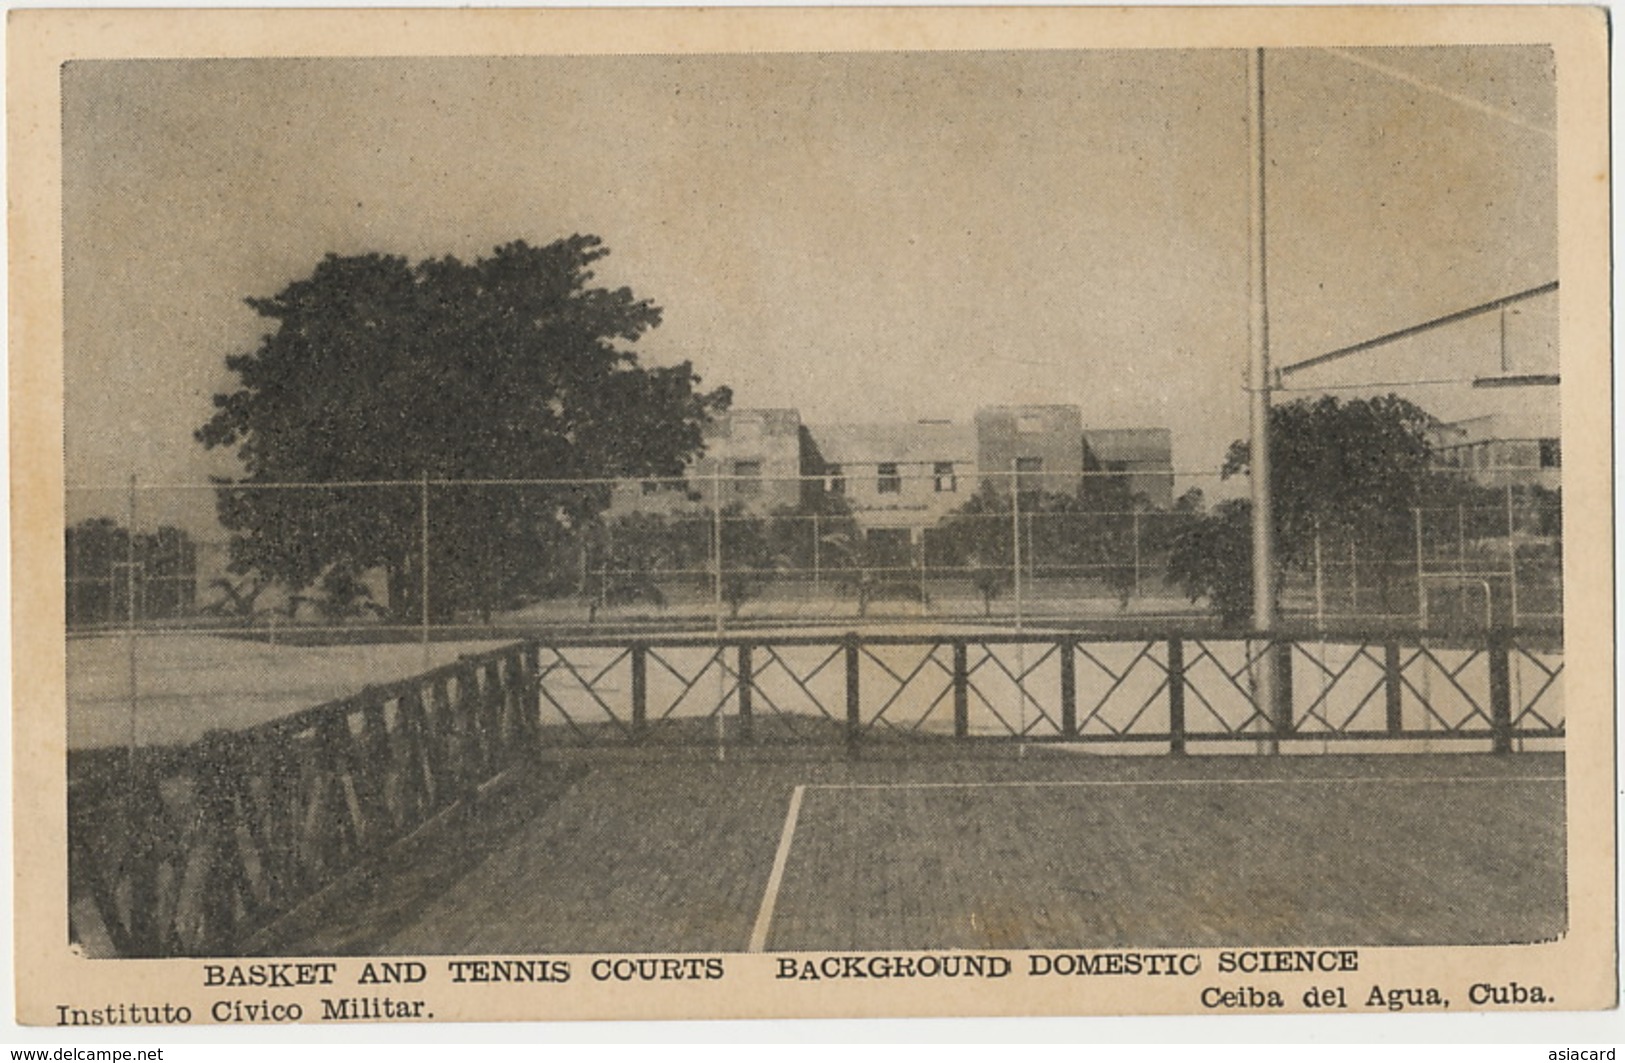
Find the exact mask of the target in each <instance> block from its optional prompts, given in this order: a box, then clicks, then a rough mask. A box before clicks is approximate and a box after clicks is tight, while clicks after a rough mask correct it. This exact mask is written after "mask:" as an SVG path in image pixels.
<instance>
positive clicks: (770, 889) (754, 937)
mask: <svg viewBox="0 0 1625 1063" xmlns="http://www.w3.org/2000/svg"><path fill="white" fill-rule="evenodd" d="M806 792H807V787H805V786H797V787H796V788H795V790H794V792H792V793H791V794H790V810H789V811H788V812H786V813H785V814H784V830H783V831H782V832H781V833H780V834H779V851H778V852H777V853H775V854H774V856H773V872H772V874H770V875H768V876H767V891H766V892H765V893H763V894H762V906H761V908H759V909H758V910H757V912H756V926H755V928H754V929H752V930H751V932H750V945H749V946H748V947H747V948H746V949H745V951H746V952H762V951H764V950H765V949H766V948H767V931H768V928H769V927H771V926H772V925H773V907H774V905H776V904H778V902H779V886H780V885H781V884H782V883H783V882H784V865H785V864H787V863H789V861H790V843H791V841H792V840H793V839H794V838H795V836H796V817H798V816H799V815H801V795H802V794H804V793H806Z"/></svg>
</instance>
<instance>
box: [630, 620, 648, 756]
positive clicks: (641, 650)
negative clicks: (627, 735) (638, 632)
mask: <svg viewBox="0 0 1625 1063" xmlns="http://www.w3.org/2000/svg"><path fill="white" fill-rule="evenodd" d="M648 729H649V647H648V646H647V645H645V644H644V643H641V642H634V643H632V740H633V741H634V742H637V741H642V739H643V737H644V735H645V733H646V732H647V731H648Z"/></svg>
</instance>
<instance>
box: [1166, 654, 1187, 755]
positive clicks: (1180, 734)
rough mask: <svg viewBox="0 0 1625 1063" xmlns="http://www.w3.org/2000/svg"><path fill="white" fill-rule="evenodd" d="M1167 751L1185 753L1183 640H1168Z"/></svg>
mask: <svg viewBox="0 0 1625 1063" xmlns="http://www.w3.org/2000/svg"><path fill="white" fill-rule="evenodd" d="M1168 752H1170V753H1172V754H1174V755H1176V756H1183V755H1184V753H1185V642H1184V640H1183V639H1178V638H1170V639H1169V640H1168Z"/></svg>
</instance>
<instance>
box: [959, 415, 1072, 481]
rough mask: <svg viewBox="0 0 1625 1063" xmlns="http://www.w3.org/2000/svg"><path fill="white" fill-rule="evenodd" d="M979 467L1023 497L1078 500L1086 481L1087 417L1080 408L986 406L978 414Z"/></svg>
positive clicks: (985, 475) (984, 472) (977, 452)
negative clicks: (1038, 494) (1016, 487)
mask: <svg viewBox="0 0 1625 1063" xmlns="http://www.w3.org/2000/svg"><path fill="white" fill-rule="evenodd" d="M976 464H977V467H978V469H979V471H980V472H981V473H982V475H983V476H984V477H986V478H989V479H991V478H995V477H998V478H1001V480H1002V482H1004V483H1008V482H1009V479H1008V478H1009V477H1010V476H1011V475H1014V476H1015V477H1016V478H1017V481H1018V483H1019V484H1020V489H1021V490H1023V491H1048V492H1052V493H1055V494H1073V493H1075V492H1076V491H1077V490H1078V486H1079V484H1080V483H1081V482H1082V479H1083V469H1084V466H1083V414H1082V412H1081V411H1079V409H1078V408H1077V407H1076V406H984V407H983V408H982V409H980V410H977V411H976Z"/></svg>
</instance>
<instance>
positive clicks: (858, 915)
mask: <svg viewBox="0 0 1625 1063" xmlns="http://www.w3.org/2000/svg"><path fill="white" fill-rule="evenodd" d="M1016 752H1017V751H1016V750H1014V749H1001V750H1000V751H999V753H998V755H997V756H985V755H983V756H974V757H958V758H942V759H936V760H922V759H918V758H911V759H873V760H857V761H848V760H844V759H841V758H839V756H838V754H836V753H834V752H830V753H828V754H819V755H816V756H812V757H805V758H800V759H780V760H771V761H763V760H756V761H750V760H740V759H730V760H727V761H721V762H719V761H717V760H715V759H714V758H708V757H707V756H706V754H705V753H704V751H701V750H687V751H682V752H681V753H678V752H672V753H668V754H666V755H665V756H664V757H662V758H661V759H656V760H649V759H639V760H622V761H619V762H603V761H599V762H594V763H589V764H586V765H582V764H579V763H577V764H562V763H550V764H548V765H545V766H543V767H540V768H537V769H527V774H530V775H531V776H532V777H530V778H528V779H522V780H520V782H519V783H518V784H517V785H518V789H517V790H516V791H515V794H516V796H514V797H512V798H510V799H509V800H506V801H503V802H502V803H501V808H500V811H499V814H498V815H497V817H496V818H498V819H500V820H502V823H501V826H500V828H497V827H492V826H491V825H490V822H489V821H490V819H491V816H489V815H487V816H484V817H482V819H485V820H486V821H487V825H486V826H485V827H484V828H482V829H483V830H484V832H485V833H486V835H488V836H489V838H488V840H487V842H486V843H483V844H482V845H480V846H477V847H474V848H469V847H468V845H467V844H466V839H464V838H462V837H461V836H460V834H459V832H457V831H450V832H448V835H449V837H448V838H447V839H445V840H443V841H442V842H440V843H437V844H440V845H441V846H442V851H440V852H438V853H436V852H427V853H423V852H420V853H418V854H417V855H416V856H415V857H414V860H415V861H417V862H418V863H419V864H422V863H424V862H425V861H427V862H429V863H431V864H439V865H441V867H440V870H439V878H438V879H437V884H436V885H435V887H434V891H433V893H432V895H426V896H423V897H421V898H419V899H417V900H406V899H404V898H400V897H396V898H394V899H393V903H394V906H395V910H396V913H397V914H396V917H395V918H393V919H387V920H386V919H378V920H369V918H368V916H367V914H366V905H365V903H360V906H359V908H358V907H356V906H354V905H351V904H341V905H337V906H335V910H336V911H342V912H345V913H347V914H346V916H345V920H344V921H345V922H346V923H347V928H340V927H336V926H331V925H330V926H328V927H327V928H325V929H323V928H316V929H315V930H313V931H310V932H308V933H305V934H304V935H303V936H302V937H301V938H300V939H299V940H288V941H285V942H283V943H282V944H281V945H279V946H278V947H277V951H299V950H309V951H315V952H352V951H357V952H370V953H371V952H375V953H405V954H452V953H461V954H513V953H537V952H594V951H615V952H663V951H681V952H694V951H724V952H741V951H754V950H765V951H781V950H840V949H858V948H863V949H876V948H887V949H925V948H1011V949H1021V948H1058V947H1084V948H1099V947H1111V946H1129V945H1136V946H1171V945H1190V946H1211V945H1220V944H1257V945H1307V944H1324V943H1333V942H1335V943H1338V944H1347V945H1371V946H1375V945H1408V944H1487V943H1505V942H1527V941H1537V940H1545V939H1550V938H1555V937H1557V936H1559V935H1561V934H1562V932H1563V930H1564V927H1565V925H1566V910H1565V881H1564V847H1563V846H1564V820H1565V817H1564V804H1563V801H1564V798H1563V780H1562V774H1563V760H1562V757H1561V755H1557V754H1523V755H1518V756H1510V757H1492V756H1485V755H1428V754H1413V755H1394V756H1359V757H1345V756H1336V755H1323V756H1297V757H1293V756H1276V757H1269V756H1216V757H1188V758H1175V757H1132V758H1131V757H1101V756H1091V755H1086V754H1080V753H1075V752H1070V751H1066V750H1064V749H1052V748H1045V749H1039V748H1029V750H1027V751H1026V754H1025V755H1023V756H1017V755H1016ZM732 756H733V754H730V757H732ZM549 786H551V789H548V787H549ZM527 787H531V788H535V787H540V788H541V789H542V791H545V794H544V796H543V797H539V798H536V799H531V798H529V797H526V796H525V790H526V788H527ZM493 811H495V810H493ZM460 845H461V846H462V848H459V846H460ZM401 888H410V887H409V885H407V886H402V887H401ZM358 903H359V902H358ZM403 912H404V913H405V914H402V913H403ZM369 922H371V923H372V924H373V925H375V926H376V927H377V928H378V929H379V930H380V931H381V930H382V928H383V927H385V926H387V927H388V930H387V934H375V935H373V936H371V939H370V940H369V939H368V936H367V935H363V936H361V937H357V936H355V934H354V932H353V931H354V929H355V928H356V927H357V926H361V925H366V924H368V923H369ZM347 931H348V932H347Z"/></svg>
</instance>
